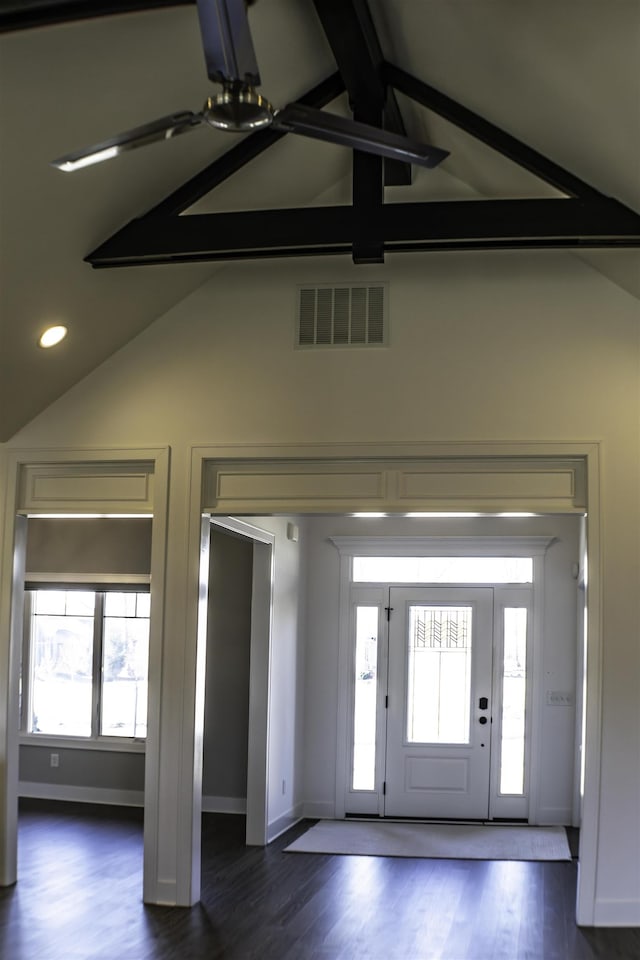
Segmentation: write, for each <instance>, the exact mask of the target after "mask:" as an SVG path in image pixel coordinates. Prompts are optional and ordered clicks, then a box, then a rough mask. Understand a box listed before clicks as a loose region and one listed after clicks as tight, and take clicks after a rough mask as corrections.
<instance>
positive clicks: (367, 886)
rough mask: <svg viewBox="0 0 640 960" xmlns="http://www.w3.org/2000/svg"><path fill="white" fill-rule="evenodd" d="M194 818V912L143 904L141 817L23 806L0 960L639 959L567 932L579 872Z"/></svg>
mask: <svg viewBox="0 0 640 960" xmlns="http://www.w3.org/2000/svg"><path fill="white" fill-rule="evenodd" d="M305 826H306V825H305V824H301V825H299V826H298V827H296V828H294V829H293V831H290V832H289V833H288V834H287V835H285V836H284V837H281V838H279V839H278V840H276V841H275V842H274V843H273V844H271V845H270V846H269V847H268V848H266V849H262V848H258V847H245V846H244V842H243V835H244V820H243V818H242V817H233V816H224V815H215V814H205V816H204V818H203V848H202V852H203V857H202V901H201V903H200V904H199V905H198V906H197V907H194V908H193V909H192V910H185V909H170V908H166V907H149V906H144V905H143V904H142V902H141V892H142V814H141V811H136V810H127V809H113V808H111V809H106V808H95V807H88V806H84V805H75V804H47V803H44V802H42V801H25V802H24V803H23V804H22V807H21V814H20V824H19V874H20V880H19V882H18V884H17V885H16V886H15V887H13V888H5V889H1V890H0V957H2V958H3V960H638V957H640V930H639V929H634V930H630V929H624V930H622V929H598V930H593V929H579V928H577V927H576V926H575V922H574V910H575V894H576V863H575V862H564V863H522V862H513V861H508V862H484V861H462V860H450V861H446V860H417V859H404V858H397V859H394V858H382V857H339V856H328V855H324V856H322V855H317V854H300V853H296V854H287V853H284V852H283V848H284V847H285V846H286V844H287V843H288V842H290V841H291V840H292V839H293V838H294V836H296V835H297V834H298V833H300V832H301V831H302V830H303V829H305Z"/></svg>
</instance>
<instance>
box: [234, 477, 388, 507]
mask: <svg viewBox="0 0 640 960" xmlns="http://www.w3.org/2000/svg"><path fill="white" fill-rule="evenodd" d="M383 487H384V475H383V473H382V471H377V472H375V473H357V472H351V471H343V472H340V473H334V472H333V471H331V470H328V469H327V470H326V471H324V472H309V473H299V472H293V471H282V470H280V471H278V472H277V473H265V472H256V473H238V472H226V471H225V472H223V471H220V472H219V473H218V478H217V491H216V492H217V498H218V499H221V500H225V499H231V500H256V499H268V500H287V501H290V502H295V503H301V502H312V503H315V502H317V501H319V500H344V499H345V498H347V499H348V498H350V497H356V498H360V497H365V498H367V499H371V498H376V499H377V498H381V497H383V496H384V490H383Z"/></svg>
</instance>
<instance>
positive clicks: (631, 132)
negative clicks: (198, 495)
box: [0, 0, 640, 440]
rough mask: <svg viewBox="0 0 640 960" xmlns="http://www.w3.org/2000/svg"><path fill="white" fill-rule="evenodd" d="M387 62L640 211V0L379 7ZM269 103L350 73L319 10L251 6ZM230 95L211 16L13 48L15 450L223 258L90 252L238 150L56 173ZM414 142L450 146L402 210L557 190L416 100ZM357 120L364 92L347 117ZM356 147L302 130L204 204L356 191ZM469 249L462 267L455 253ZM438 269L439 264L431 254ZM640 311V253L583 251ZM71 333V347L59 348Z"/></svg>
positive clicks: (7, 161) (8, 74)
mask: <svg viewBox="0 0 640 960" xmlns="http://www.w3.org/2000/svg"><path fill="white" fill-rule="evenodd" d="M370 6H371V10H372V13H373V16H374V20H375V22H376V25H377V28H378V33H379V36H380V41H381V44H382V47H383V51H384V54H385V56H386V57H387V59H388V60H390V61H392V62H393V63H396V64H397V65H398V66H400V67H402V68H403V69H404V70H406V71H408V72H409V73H412V74H414V75H415V76H417V77H419V78H420V79H422V80H425V81H427V82H428V83H430V84H432V85H433V86H435V87H437V88H439V89H440V90H442V91H443V92H444V93H446V94H448V95H449V96H451V97H453V98H454V99H457V100H459V101H460V102H461V103H463V104H465V105H466V106H468V107H470V108H471V109H473V110H475V111H476V112H477V113H479V114H481V115H482V116H484V117H486V119H488V120H490V121H492V122H493V123H495V124H497V125H498V126H501V127H503V128H504V129H506V130H507V131H508V132H509V133H511V134H514V135H515V136H517V137H519V138H520V139H521V140H523V141H525V142H527V143H528V144H529V145H531V146H532V147H534V148H535V149H536V150H538V151H539V152H541V153H543V154H544V155H546V156H548V157H549V158H550V159H551V160H553V161H555V162H556V163H559V164H560V165H562V166H564V167H565V168H567V169H568V170H570V171H571V172H572V173H574V174H576V175H577V176H579V177H581V178H582V179H584V180H586V181H587V182H589V183H591V184H592V185H593V186H594V187H596V188H597V189H599V190H601V191H602V192H604V193H606V194H608V195H611V196H613V197H615V198H617V199H619V200H621V201H622V202H623V203H625V204H627V205H628V206H630V207H632V208H633V209H635V210H636V211H640V70H639V69H638V64H639V63H640V0H562V2H558V0H370ZM250 18H251V25H252V31H253V38H254V43H255V47H256V53H257V57H258V62H259V64H260V70H261V75H262V92H263V93H264V94H265V95H266V96H267V97H268V98H269V99H270V100H271V101H272V103H274V104H275V105H276V106H282V105H284V104H285V103H287V102H289V101H291V100H294V99H296V98H297V97H298V96H300V95H301V94H302V93H303V92H305V91H306V90H307V89H309V88H311V87H312V86H314V84H316V83H318V82H319V81H320V80H322V79H324V78H325V77H326V76H328V75H329V74H330V73H332V72H333V71H334V70H335V62H334V60H333V58H332V55H331V51H330V49H329V46H328V43H327V40H326V38H325V36H324V34H323V32H322V29H321V27H320V24H319V21H318V19H317V16H316V13H315V10H314V8H313V4H312V3H311V0H259V2H258V3H257V4H256V5H255V6H253V7H252V8H251V12H250ZM211 90H212V87H211V85H210V84H209V82H208V81H207V78H206V72H205V68H204V60H203V56H202V52H201V48H200V40H199V33H198V25H197V13H196V9H195V6H181V7H168V8H161V9H158V10H153V11H147V12H140V13H132V14H127V15H119V16H112V17H103V18H97V19H91V20H85V21H76V22H73V23H68V24H62V25H58V26H47V27H41V28H36V29H30V30H23V31H17V32H13V33H7V34H4V35H3V36H2V37H0V132H1V138H2V139H1V149H0V245H1V246H0V334H1V337H2V340H1V349H0V377H1V379H0V440H6V439H8V438H10V437H11V436H12V435H13V434H14V433H15V432H16V431H17V430H18V429H19V428H20V426H22V425H23V424H24V423H26V422H28V420H30V419H31V418H32V417H34V416H35V415H36V414H37V413H38V412H39V411H40V410H42V409H43V408H44V407H45V406H47V405H48V404H49V403H51V402H52V401H53V400H54V399H55V398H56V397H57V396H59V395H60V394H61V393H63V392H64V391H65V390H67V389H68V388H69V387H70V386H71V385H72V384H73V383H75V382H76V381H77V380H79V379H80V378H82V377H83V376H85V375H86V374H87V373H88V372H90V371H91V370H92V369H93V368H94V367H96V366H97V365H98V364H99V363H101V362H102V361H103V360H104V359H106V357H108V356H109V355H110V354H111V353H113V352H114V351H115V350H117V349H118V348H119V347H120V346H122V345H123V344H125V343H126V342H127V341H128V340H130V339H131V338H132V337H134V336H135V335H136V334H137V333H139V332H140V331H141V330H142V329H144V327H146V326H147V325H148V324H150V323H152V322H153V321H154V319H156V318H157V317H158V316H159V315H161V314H163V313H164V312H166V310H167V309H169V308H170V307H171V306H172V305H174V304H175V303H176V302H178V301H179V300H180V299H182V298H183V297H185V296H186V295H187V294H188V293H189V292H190V291H191V290H193V289H194V288H195V287H196V286H197V285H199V284H201V283H202V282H204V281H205V280H206V279H207V278H209V277H210V276H212V275H213V274H214V273H215V272H216V270H219V269H221V267H220V266H219V265H214V264H197V265H172V266H155V267H135V268H125V269H114V270H92V269H91V268H90V267H89V266H88V265H87V264H85V263H84V262H83V257H84V256H86V255H87V254H88V253H89V252H90V251H92V250H93V249H94V248H95V247H96V246H97V245H98V244H100V243H101V242H102V241H103V240H105V239H107V238H108V237H109V236H111V234H112V233H114V232H115V231H116V230H117V229H118V228H119V227H120V226H122V225H123V224H125V223H126V222H127V221H129V220H130V219H132V218H133V217H135V216H139V215H141V214H143V213H145V212H146V210H147V209H149V208H150V207H152V206H153V205H154V204H156V203H158V202H159V201H161V200H162V199H163V198H164V197H165V196H166V195H167V194H169V193H170V192H171V191H172V190H174V189H176V188H177V187H179V186H180V185H181V184H182V183H183V182H184V181H185V180H186V179H188V178H189V177H190V176H192V175H193V174H195V173H197V172H198V171H199V170H200V169H202V167H204V166H206V164H207V163H209V162H211V160H213V159H214V158H215V157H216V156H218V155H220V154H221V153H223V152H224V151H225V150H227V149H228V148H229V146H230V145H231V144H232V143H233V141H234V137H233V136H232V135H229V134H225V133H221V132H214V131H213V130H209V129H205V128H201V129H198V130H196V131H194V132H193V133H190V134H189V136H184V137H178V138H176V139H175V140H173V141H168V142H164V143H160V144H155V145H152V146H149V147H146V148H144V149H142V150H138V151H134V152H132V153H129V154H126V155H124V156H123V157H120V158H118V159H117V160H114V161H111V162H109V163H104V164H99V165H97V166H93V167H88V168H86V169H85V170H82V171H79V172H77V173H75V174H73V175H69V174H63V173H60V172H59V171H57V170H55V169H53V168H51V167H50V166H49V161H50V160H51V159H53V158H54V157H57V156H59V155H60V154H63V153H66V152H68V151H70V150H72V149H74V148H76V147H81V146H84V145H86V144H90V143H93V142H97V141H100V140H102V139H105V138H106V137H108V136H111V135H113V134H114V133H118V132H120V131H122V130H125V129H127V128H129V127H133V126H136V125H138V124H141V123H145V122H147V121H149V120H151V119H155V118H156V117H160V116H163V115H165V114H168V113H171V112H172V111H176V110H183V109H189V110H194V111H197V110H200V109H201V106H202V103H203V101H204V99H205V97H206V96H207V95H208V94H209V93H210V92H211ZM398 99H399V102H400V105H401V109H402V111H403V115H404V119H405V123H406V125H407V128H408V131H409V133H410V134H411V135H413V136H415V137H416V138H421V139H425V140H427V141H428V142H433V143H436V144H437V145H438V146H442V147H444V148H446V149H450V150H451V157H449V158H447V160H446V161H445V162H444V163H443V164H442V166H441V167H440V168H438V169H437V170H435V171H419V172H418V174H417V175H416V176H415V179H414V184H413V185H412V186H411V187H408V188H390V189H387V198H386V199H387V201H402V200H404V199H409V198H410V199H415V200H422V199H431V198H433V199H435V198H438V199H441V198H442V199H448V198H462V197H467V196H477V195H481V196H494V197H527V196H553V191H552V190H551V188H549V187H546V186H545V185H543V184H542V183H540V182H538V181H537V180H536V179H535V178H534V177H532V176H531V175H530V174H527V173H526V172H525V171H523V170H521V169H519V168H518V167H516V166H515V165H513V164H511V163H510V162H508V161H507V160H505V159H504V158H502V157H500V156H498V155H496V154H495V153H494V152H493V151H491V150H490V149H489V148H487V147H483V146H482V145H480V144H478V143H476V142H475V141H473V140H472V139H471V138H470V137H469V136H467V135H465V134H463V133H461V132H459V131H457V130H455V129H454V128H452V127H451V126H450V125H449V124H447V123H446V122H445V121H443V120H440V119H438V118H436V117H433V116H430V115H429V114H427V112H426V111H424V110H422V109H421V108H418V107H416V105H415V104H412V103H410V102H408V101H407V100H406V99H404V98H402V97H401V96H399V98H398ZM331 109H336V110H339V111H344V110H345V109H346V102H345V98H342V100H341V101H340V102H338V103H336V104H333V105H332V106H331ZM349 178H350V155H349V151H347V150H345V149H342V148H338V147H333V146H329V145H325V144H318V143H317V142H313V141H306V140H304V139H303V138H301V137H293V136H290V137H287V138H285V139H284V140H282V141H280V142H279V143H277V144H276V145H275V146H274V147H272V148H270V150H268V151H267V152H266V153H265V154H263V155H262V156H261V157H259V158H258V159H257V160H255V161H253V162H252V163H251V164H250V165H248V166H247V167H246V168H245V169H243V170H242V171H240V172H239V173H238V174H236V175H235V176H234V177H233V178H232V179H231V180H229V181H227V182H226V183H224V184H223V185H222V186H221V187H219V188H218V189H217V190H216V191H215V192H214V193H212V194H211V195H210V196H209V197H208V198H205V199H204V200H203V201H201V202H200V203H199V204H198V206H197V208H195V209H198V210H210V211H218V210H234V209H250V208H256V207H262V208H268V207H282V206H302V205H307V204H314V203H319V202H327V199H326V198H327V197H331V198H332V200H333V201H334V202H335V200H336V198H337V199H338V200H339V201H341V202H345V203H346V202H349V198H350V186H349V183H350V180H349ZM453 255H455V254H453ZM425 256H428V254H425ZM581 256H582V257H583V259H585V260H587V262H589V263H590V264H591V265H592V266H593V267H594V268H595V269H597V270H599V271H600V272H602V273H603V274H604V275H605V276H607V277H608V278H609V279H610V280H611V282H614V283H617V284H618V285H619V286H621V287H623V288H624V289H625V290H627V291H628V292H629V293H631V294H633V295H635V296H636V297H639V298H640V252H639V251H638V250H621V251H616V250H603V251H599V250H595V251H590V252H588V253H586V254H581ZM53 321H59V322H64V323H66V324H67V325H68V326H69V328H70V331H71V335H70V337H69V338H68V340H67V341H66V342H65V343H64V344H62V345H61V346H60V347H58V348H57V349H56V350H55V351H51V352H50V353H47V352H45V351H42V350H40V349H38V348H37V347H36V345H35V344H36V340H37V336H38V335H39V333H40V332H41V330H42V329H43V327H44V326H46V325H47V324H48V323H50V322H53Z"/></svg>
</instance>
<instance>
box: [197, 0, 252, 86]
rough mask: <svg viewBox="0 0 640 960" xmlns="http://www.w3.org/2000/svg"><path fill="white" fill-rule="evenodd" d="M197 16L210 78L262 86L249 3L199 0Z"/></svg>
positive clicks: (227, 82) (225, 0)
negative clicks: (250, 20)
mask: <svg viewBox="0 0 640 960" xmlns="http://www.w3.org/2000/svg"><path fill="white" fill-rule="evenodd" d="M198 17H199V19H200V33H201V34H202V45H203V47H204V58H205V60H206V63H207V74H208V77H209V79H210V80H213V82H214V83H224V84H229V83H231V84H233V83H241V84H245V85H248V86H251V87H257V86H259V85H260V74H259V72H258V62H257V60H256V55H255V52H254V49H253V40H252V39H251V31H250V30H249V18H248V16H247V4H246V0H198Z"/></svg>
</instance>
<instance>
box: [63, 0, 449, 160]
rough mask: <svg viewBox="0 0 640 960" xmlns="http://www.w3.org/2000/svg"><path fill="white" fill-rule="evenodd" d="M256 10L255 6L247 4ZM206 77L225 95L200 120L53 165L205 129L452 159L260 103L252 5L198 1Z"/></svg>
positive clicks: (159, 124) (172, 123)
mask: <svg viewBox="0 0 640 960" xmlns="http://www.w3.org/2000/svg"><path fill="white" fill-rule="evenodd" d="M249 2H251V0H249ZM197 4H198V16H199V21H200V33H201V36H202V44H203V48H204V55H205V61H206V65H207V74H208V77H209V79H210V80H211V81H212V82H213V83H219V84H221V85H222V91H221V92H220V93H218V94H217V95H215V96H212V97H209V98H208V99H207V101H206V103H205V105H204V108H203V110H202V112H201V113H192V112H191V111H188V110H187V111H182V112H180V113H172V114H170V115H169V116H166V117H161V118H160V119H158V120H154V121H152V122H151V123H146V124H144V125H143V126H140V127H134V128H133V129H131V130H127V131H125V132H124V133H121V134H118V135H117V136H115V137H112V138H110V139H109V140H103V141H102V142H101V143H97V144H94V145H93V146H90V147H85V148H84V149H81V150H76V151H74V152H72V153H68V154H65V156H63V157H59V158H58V159H57V160H52V161H51V165H52V166H54V167H57V168H58V169H59V170H64V171H66V172H70V171H73V170H78V169H80V168H81V167H85V166H89V165H90V164H93V163H100V162H101V161H102V160H109V159H111V158H112V157H116V156H118V154H120V153H124V152H125V151H126V150H133V149H135V148H136V147H142V146H144V145H145V144H147V143H153V142H155V141H157V140H168V139H171V138H172V137H176V136H178V135H179V134H181V133H187V132H188V131H189V130H193V129H195V128H196V127H198V126H200V125H201V124H208V125H210V126H212V127H215V128H217V129H220V130H230V131H232V132H236V133H238V132H247V131H252V130H258V129H260V128H262V127H267V126H271V127H273V128H274V129H276V130H280V131H283V132H285V133H296V134H302V135H303V136H306V137H312V138H315V139H318V140H325V141H328V142H329V143H336V144H339V145H341V146H345V147H350V148H351V149H355V150H362V151H364V152H366V153H373V154H376V155H378V156H382V157H388V158H390V159H393V160H402V161H404V162H408V163H414V164H418V165H419V166H424V167H435V166H437V164H439V163H441V162H442V160H444V158H445V157H447V156H448V151H446V150H441V149H440V148H438V147H432V146H429V145H427V144H423V143H419V142H416V141H414V140H411V139H408V138H407V137H404V136H400V135H398V134H395V133H391V132H389V131H386V130H383V129H381V128H378V127H374V126H371V125H369V124H365V123H360V122H358V121H356V120H352V119H345V118H343V117H339V116H337V115H336V114H332V113H326V112H324V111H322V110H316V109H314V108H313V107H308V106H306V105H305V104H302V103H290V104H288V105H287V106H285V107H283V108H282V109H281V110H275V109H274V108H273V107H272V106H271V104H270V103H269V101H268V100H266V99H265V98H264V97H263V96H261V95H260V94H259V93H258V92H257V90H256V87H258V86H260V74H259V71H258V64H257V61H256V55H255V52H254V48H253V41H252V39H251V32H250V28H249V19H248V15H247V6H248V0H197Z"/></svg>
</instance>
